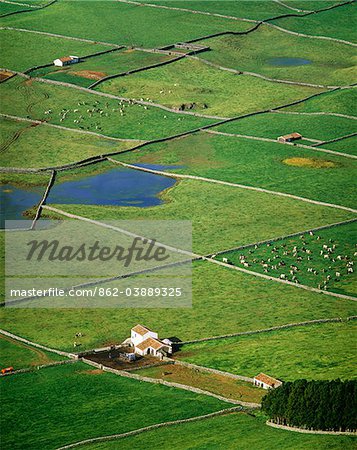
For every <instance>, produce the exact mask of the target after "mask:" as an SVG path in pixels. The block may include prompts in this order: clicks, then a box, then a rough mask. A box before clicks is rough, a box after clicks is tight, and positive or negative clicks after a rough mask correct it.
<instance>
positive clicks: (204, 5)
mask: <svg viewBox="0 0 357 450" xmlns="http://www.w3.org/2000/svg"><path fill="white" fill-rule="evenodd" d="M142 3H152V4H158V5H163V6H169V7H175V8H185V9H190V10H195V11H204V12H209V13H214V14H223V15H229V16H233V17H238V18H245V19H250V20H264V19H268V18H269V17H275V16H277V15H280V14H285V13H286V12H287V11H289V10H287V9H286V8H285V7H284V6H282V5H280V4H278V3H276V2H274V1H271V0H268V1H259V0H257V1H247V0H243V1H239V2H236V1H232V0H227V1H224V2H212V1H200V0H184V1H182V0H178V1H177V0H172V1H171V0H170V1H157V0H153V1H151V0H144V1H143V2H142Z"/></svg>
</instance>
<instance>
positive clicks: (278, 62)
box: [268, 56, 312, 66]
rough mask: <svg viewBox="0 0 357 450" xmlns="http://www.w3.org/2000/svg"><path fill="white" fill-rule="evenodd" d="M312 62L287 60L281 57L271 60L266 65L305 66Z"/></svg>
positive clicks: (295, 59)
mask: <svg viewBox="0 0 357 450" xmlns="http://www.w3.org/2000/svg"><path fill="white" fill-rule="evenodd" d="M311 63H312V61H310V60H308V59H304V58H288V57H285V56H281V57H279V58H271V59H269V60H268V64H270V65H271V66H305V65H306V64H311Z"/></svg>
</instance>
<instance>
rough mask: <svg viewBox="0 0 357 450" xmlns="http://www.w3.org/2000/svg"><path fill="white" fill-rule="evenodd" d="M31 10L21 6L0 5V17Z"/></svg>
mask: <svg viewBox="0 0 357 450" xmlns="http://www.w3.org/2000/svg"><path fill="white" fill-rule="evenodd" d="M25 9H27V10H30V9H32V8H29V7H26V6H21V5H14V4H12V3H3V2H1V3H0V17H1V16H2V15H3V14H8V13H12V12H15V11H23V10H25Z"/></svg>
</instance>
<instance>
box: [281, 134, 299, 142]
mask: <svg viewBox="0 0 357 450" xmlns="http://www.w3.org/2000/svg"><path fill="white" fill-rule="evenodd" d="M301 138H302V135H301V134H300V133H296V132H295V133H290V134H285V135H284V136H279V137H278V142H293V141H296V140H298V139H301Z"/></svg>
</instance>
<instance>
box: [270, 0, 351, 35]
mask: <svg viewBox="0 0 357 450" xmlns="http://www.w3.org/2000/svg"><path fill="white" fill-rule="evenodd" d="M354 8H355V5H353V4H347V5H343V6H340V7H338V8H334V9H332V10H329V11H323V12H320V13H318V14H312V15H310V16H307V17H304V18H303V19H301V18H300V17H286V18H283V19H278V20H275V21H274V22H272V23H274V24H275V25H278V26H280V27H283V28H286V29H287V30H291V31H295V32H297V33H305V34H309V35H312V36H328V37H332V38H336V39H344V40H347V41H352V42H354V41H356V28H355V24H354V20H353V16H354V15H355V14H356V11H355V9H354Z"/></svg>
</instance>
